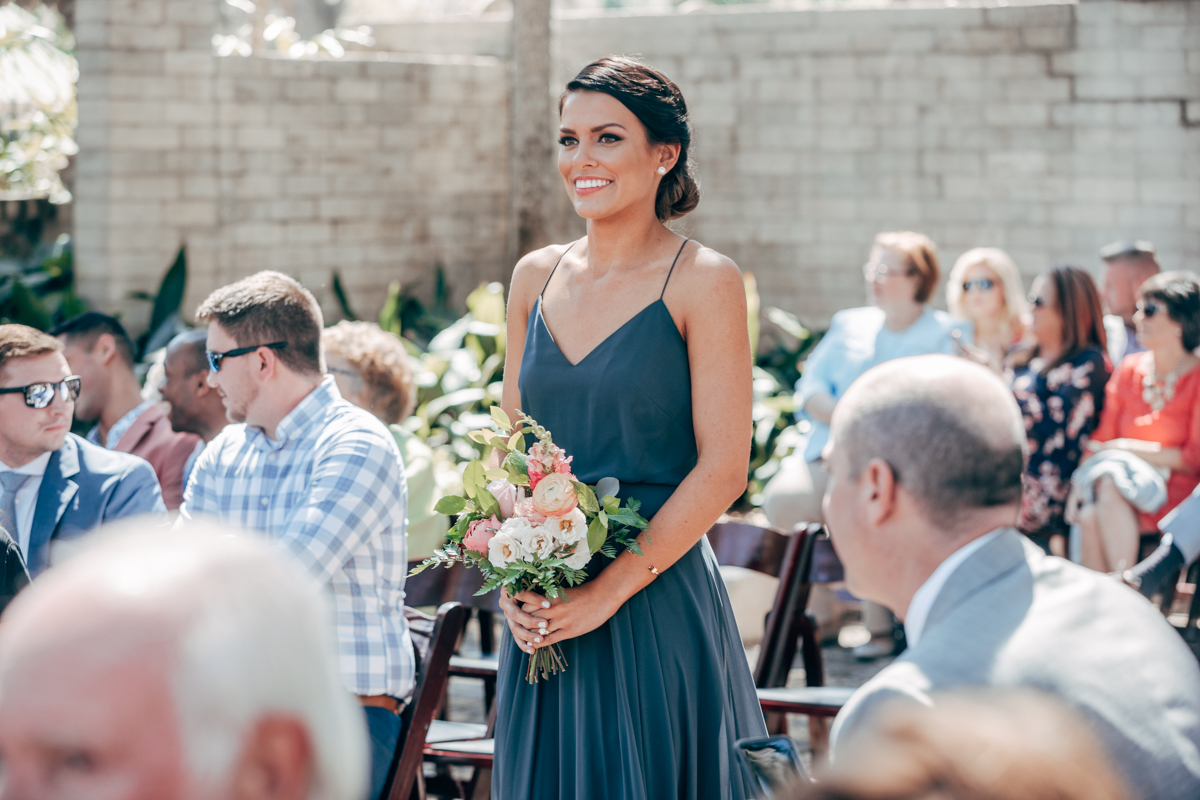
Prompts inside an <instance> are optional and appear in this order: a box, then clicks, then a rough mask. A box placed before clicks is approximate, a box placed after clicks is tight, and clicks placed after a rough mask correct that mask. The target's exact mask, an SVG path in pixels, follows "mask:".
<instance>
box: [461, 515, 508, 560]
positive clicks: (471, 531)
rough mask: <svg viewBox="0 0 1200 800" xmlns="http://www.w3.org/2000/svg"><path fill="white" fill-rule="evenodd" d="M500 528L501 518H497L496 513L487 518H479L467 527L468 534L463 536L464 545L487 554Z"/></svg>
mask: <svg viewBox="0 0 1200 800" xmlns="http://www.w3.org/2000/svg"><path fill="white" fill-rule="evenodd" d="M498 530H500V520H498V519H496V515H495V514H493V515H492V516H490V517H488V518H487V519H477V520H475V521H474V522H472V523H471V525H470V527H468V528H467V535H466V536H464V537H463V547H465V548H467V549H468V550H474V551H475V552H476V553H484V554H486V553H487V552H488V545H489V544H490V543H491V541H492V537H493V536H495V535H496V532H497V531H498Z"/></svg>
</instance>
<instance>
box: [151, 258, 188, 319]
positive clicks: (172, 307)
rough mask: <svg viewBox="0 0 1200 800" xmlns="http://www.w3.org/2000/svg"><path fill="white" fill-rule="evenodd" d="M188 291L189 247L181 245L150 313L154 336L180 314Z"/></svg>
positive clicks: (164, 277) (160, 286) (159, 287)
mask: <svg viewBox="0 0 1200 800" xmlns="http://www.w3.org/2000/svg"><path fill="white" fill-rule="evenodd" d="M186 290H187V245H181V246H180V248H179V253H178V254H176V256H175V261H174V262H173V263H172V264H171V267H170V268H169V269H168V270H167V274H166V275H164V276H163V279H162V283H160V284H159V286H158V294H156V295H155V296H154V307H153V308H152V309H151V311H150V328H149V330H150V332H151V334H153V332H154V331H157V330H158V329H159V328H160V327H162V324H163V323H164V322H166V321H167V320H168V319H169V318H170V317H171V315H172V314H177V313H179V310H180V308H181V307H182V306H183V294H184V292H185V291H186Z"/></svg>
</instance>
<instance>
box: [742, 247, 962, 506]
mask: <svg viewBox="0 0 1200 800" xmlns="http://www.w3.org/2000/svg"><path fill="white" fill-rule="evenodd" d="M940 275H941V273H940V271H939V269H938V260H937V248H936V247H935V246H934V244H933V242H932V241H931V240H930V239H929V238H928V237H927V236H923V235H922V234H919V233H911V232H903V233H881V234H879V235H878V236H877V237H875V244H874V246H873V247H872V248H871V255H870V259H869V260H868V261H867V264H866V266H864V267H863V277H865V278H866V281H867V290H868V292H869V294H870V298H871V303H872V304H871V305H870V306H865V307H863V308H851V309H847V310H845V311H839V312H838V313H836V314H834V315H833V321H832V322H831V323H830V326H829V332H828V333H826V334H825V336H824V337H823V338H822V339H821V341H820V343H819V344H818V345H817V346H816V348H815V349H814V350H813V352H812V355H810V356H809V357H808V360H807V361H806V362H805V363H804V373H803V375H802V376H801V378H800V380H799V382H798V383H797V384H796V407H797V408H798V409H799V413H800V414H801V415H802V416H803V417H804V418H805V419H807V420H809V421H810V422H811V423H812V434H811V435H810V436H809V438H808V443H807V446H806V447H805V449H804V451H803V453H800V454H796V455H794V456H791V457H789V458H788V459H786V460H785V462H784V463H783V464H781V465H780V469H779V473H778V474H776V475H775V477H774V478H772V479H771V481H770V483H769V484H768V485H767V487H766V489H765V490H764V491H763V503H762V510H763V513H764V514H766V515H767V519H768V520H770V522H771V524H772V525H774V526H775V527H777V528H781V529H782V530H791V528H792V527H793V526H795V525H796V523H798V522H821V520H822V517H821V496H822V495H823V494H824V493H825V482H826V480H827V479H828V475H827V474H826V473H825V471H824V469H823V468H822V467H821V462H820V458H821V448H823V447H824V446H825V440H826V439H827V438H828V437H829V419H830V416H831V415H832V414H833V409H834V407H835V406H836V405H837V402H838V398H840V397H841V396H842V394H843V393H844V392H845V391H846V389H847V388H848V387H849V386H850V384H852V383H853V382H854V380H855V379H856V378H858V376H859V375H861V374H862V373H863V372H865V371H866V370H868V369H870V368H871V367H873V366H874V365H876V364H880V363H883V362H884V361H888V360H890V359H893V358H900V357H902V356H914V355H925V354H927V353H948V354H956V353H958V351H959V345H958V341H959V340H964V341H965V340H969V339H970V336H971V332H970V331H971V326H970V325H969V324H968V323H965V322H962V321H960V320H956V319H954V318H952V317H951V316H950V315H949V314H946V313H945V312H944V311H936V310H934V309H932V308H930V307H929V306H928V305H927V303H928V302H929V298H930V297H932V296H933V291H934V289H935V288H937V284H938V279H939V277H940ZM956 337H957V338H956Z"/></svg>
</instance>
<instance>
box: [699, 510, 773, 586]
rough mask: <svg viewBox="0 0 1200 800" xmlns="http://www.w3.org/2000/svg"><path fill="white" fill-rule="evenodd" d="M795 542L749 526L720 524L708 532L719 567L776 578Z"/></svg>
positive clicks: (771, 531)
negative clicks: (789, 543)
mask: <svg viewBox="0 0 1200 800" xmlns="http://www.w3.org/2000/svg"><path fill="white" fill-rule="evenodd" d="M791 538H792V537H790V536H788V535H787V534H786V533H784V532H782V531H778V530H775V529H774V528H764V527H761V526H759V525H752V524H750V523H748V522H732V521H731V522H718V523H717V524H716V525H713V526H712V528H710V529H709V531H708V543H709V545H711V546H712V549H713V553H715V554H716V556H717V563H718V564H721V565H722V566H735V567H745V568H746V569H752V570H754V571H755V572H762V573H765V574H767V575H772V576H775V577H778V576H779V572H780V570H781V569H782V567H783V561H784V556H785V553H786V552H787V548H788V542H789V540H790V539H791Z"/></svg>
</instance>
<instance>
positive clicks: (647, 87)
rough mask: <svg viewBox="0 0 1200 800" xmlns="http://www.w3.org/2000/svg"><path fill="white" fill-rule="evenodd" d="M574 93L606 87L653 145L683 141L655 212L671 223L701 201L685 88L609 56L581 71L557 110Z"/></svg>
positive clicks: (650, 69) (651, 70) (626, 60)
mask: <svg viewBox="0 0 1200 800" xmlns="http://www.w3.org/2000/svg"><path fill="white" fill-rule="evenodd" d="M571 92H601V93H603V94H607V95H609V96H610V97H615V98H616V99H617V100H619V101H620V103H621V105H623V106H625V107H626V108H628V109H629V110H630V111H632V112H633V115H634V116H635V117H637V118H638V121H640V122H641V123H642V127H643V128H645V129H646V139H647V140H648V141H649V142H650V144H677V145H679V159H678V160H677V161H676V162H675V166H674V167H672V168H671V171H670V172H668V173H667V174H666V175H664V176H663V177H662V180H661V181H659V184H658V195H657V196H656V197H655V200H654V213H655V214H656V215H657V216H658V218H659V219H660V220H661V221H663V222H666V221H667V220H669V219H676V218H678V217H682V216H683V215H684V214H686V213H688V212H689V211H691V210H692V209H694V208H695V207H696V206H697V205H699V204H700V184H699V183H698V182H697V181H696V175H695V172H694V170H693V169H692V163H691V162H690V161H689V160H688V149H689V148H690V147H691V144H692V123H691V120H690V119H689V118H688V110H687V103H685V102H684V101H683V92H681V91H679V87H678V86H676V85H675V83H674V82H673V81H672V80H671V79H670V78H668V77H667V76H666V75H664V74H663V73H661V72H659V71H658V70H657V69H655V68H654V67H651V66H649V65H647V64H643V63H641V62H640V61H635V60H634V59H632V58H626V57H625V56H607V57H605V58H602V59H600V60H599V61H593V62H592V63H591V64H588V65H587V66H586V67H584V68H583V69H581V70H580V71H579V74H578V75H576V76H575V77H574V78H573V79H572V80H571V82H570V83H568V84H567V90H566V91H565V92H563V93H562V96H561V97H559V98H558V114H559V116H562V109H563V103H564V102H565V101H566V99H567V95H568V94H570V93H571Z"/></svg>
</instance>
